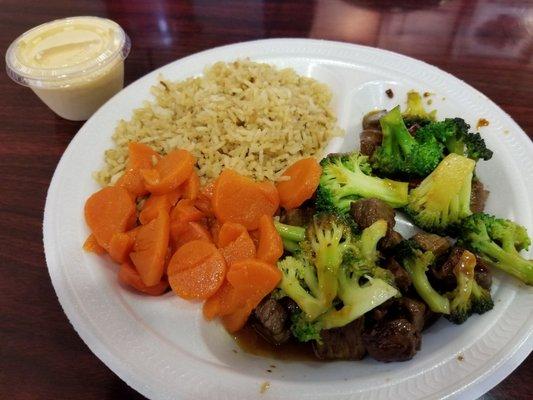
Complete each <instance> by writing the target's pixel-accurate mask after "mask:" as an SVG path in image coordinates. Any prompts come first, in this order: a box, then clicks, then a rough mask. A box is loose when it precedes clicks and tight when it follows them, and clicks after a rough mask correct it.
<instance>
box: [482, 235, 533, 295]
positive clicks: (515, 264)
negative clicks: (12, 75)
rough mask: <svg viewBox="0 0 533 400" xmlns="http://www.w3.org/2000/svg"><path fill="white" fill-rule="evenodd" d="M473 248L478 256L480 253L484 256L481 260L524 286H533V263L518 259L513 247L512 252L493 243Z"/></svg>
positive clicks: (518, 256) (485, 243) (484, 243)
mask: <svg viewBox="0 0 533 400" xmlns="http://www.w3.org/2000/svg"><path fill="white" fill-rule="evenodd" d="M475 247H476V250H478V254H479V253H482V254H481V256H485V257H483V258H484V259H485V260H486V261H488V262H489V263H490V264H491V265H493V266H495V267H496V268H499V269H501V270H502V271H504V272H506V273H508V274H511V275H513V276H514V277H516V278H518V279H520V280H521V281H522V282H524V283H525V284H526V285H533V261H531V260H529V261H528V260H525V259H523V258H522V257H520V255H519V254H518V252H516V251H515V250H514V247H513V249H512V251H511V249H508V250H507V251H505V249H502V248H501V247H499V246H498V245H497V244H495V243H493V242H483V243H478V244H476V246H475ZM495 260H497V261H495Z"/></svg>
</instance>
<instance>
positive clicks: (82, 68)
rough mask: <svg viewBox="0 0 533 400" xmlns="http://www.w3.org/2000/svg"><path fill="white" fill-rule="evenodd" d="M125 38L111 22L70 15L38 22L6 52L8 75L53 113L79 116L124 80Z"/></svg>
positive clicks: (83, 117)
mask: <svg viewBox="0 0 533 400" xmlns="http://www.w3.org/2000/svg"><path fill="white" fill-rule="evenodd" d="M129 50H130V41H129V38H128V36H127V35H126V34H125V32H124V31H123V30H122V28H121V27H120V26H119V25H118V24H117V23H115V22H113V21H111V20H109V19H105V18H98V17H72V18H65V19H59V20H55V21H51V22H48V23H45V24H42V25H39V26H37V27H35V28H33V29H31V30H29V31H28V32H26V33H24V34H22V35H21V36H19V37H18V38H17V39H16V40H15V41H14V42H13V43H12V44H11V46H10V47H9V49H8V51H7V53H6V66H7V72H8V74H9V76H10V77H11V78H12V79H13V80H15V81H16V82H17V83H20V84H22V85H25V86H29V87H30V88H31V89H32V90H33V91H34V92H35V94H36V95H37V96H39V98H40V99H41V100H42V101H43V102H44V103H45V104H46V105H47V106H48V107H50V108H51V109H52V110H53V111H54V112H55V113H56V114H58V115H59V116H61V117H63V118H66V119H70V120H74V121H82V120H86V119H88V118H89V117H90V116H91V115H92V114H93V113H94V112H95V111H96V110H97V109H98V108H99V107H100V106H101V105H102V104H104V103H105V102H106V101H107V100H108V99H109V98H111V97H112V96H113V95H114V94H115V93H117V92H118V91H120V90H121V89H122V87H123V86H124V59H125V58H126V57H127V55H128V53H129Z"/></svg>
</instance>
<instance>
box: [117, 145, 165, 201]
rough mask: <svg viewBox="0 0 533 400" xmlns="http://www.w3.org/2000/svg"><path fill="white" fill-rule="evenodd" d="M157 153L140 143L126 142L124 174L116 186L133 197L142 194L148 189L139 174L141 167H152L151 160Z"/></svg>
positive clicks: (155, 157) (156, 156)
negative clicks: (126, 158)
mask: <svg viewBox="0 0 533 400" xmlns="http://www.w3.org/2000/svg"><path fill="white" fill-rule="evenodd" d="M158 158H159V155H158V154H157V153H156V152H155V151H154V150H153V149H151V148H150V147H148V146H147V145H145V144H142V143H136V142H131V143H129V144H128V162H127V164H126V170H125V172H124V175H122V176H121V177H120V179H119V180H118V181H117V183H116V186H121V187H123V188H125V189H126V190H127V191H128V192H129V193H130V194H131V195H133V196H134V197H139V196H144V195H145V194H147V193H148V190H146V188H145V187H144V182H143V179H142V177H141V174H140V170H141V169H146V168H152V160H154V159H155V160H157V159H158Z"/></svg>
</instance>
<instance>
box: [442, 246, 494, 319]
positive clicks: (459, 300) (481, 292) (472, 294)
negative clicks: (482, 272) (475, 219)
mask: <svg viewBox="0 0 533 400" xmlns="http://www.w3.org/2000/svg"><path fill="white" fill-rule="evenodd" d="M475 267H476V256H475V255H474V254H472V253H470V252H469V251H467V250H465V251H464V252H463V253H462V254H461V258H460V259H459V262H458V263H457V264H456V265H455V266H454V270H453V272H454V275H455V277H456V280H457V286H456V288H455V289H454V290H453V291H451V292H449V293H446V296H447V297H448V298H449V299H450V314H449V315H447V316H446V318H447V319H449V320H450V321H451V322H453V323H455V324H462V323H463V322H465V321H466V320H467V319H468V318H469V317H470V315H472V313H478V314H483V313H484V312H486V311H489V310H491V309H492V308H493V307H494V303H493V302H492V297H491V295H490V292H489V291H488V290H486V289H484V288H483V287H481V286H479V284H478V283H477V282H476V278H475V272H474V269H475Z"/></svg>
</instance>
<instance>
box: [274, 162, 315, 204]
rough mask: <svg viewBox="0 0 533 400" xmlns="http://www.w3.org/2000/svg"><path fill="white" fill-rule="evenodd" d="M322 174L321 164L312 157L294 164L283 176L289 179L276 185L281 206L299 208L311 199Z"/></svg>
mask: <svg viewBox="0 0 533 400" xmlns="http://www.w3.org/2000/svg"><path fill="white" fill-rule="evenodd" d="M321 174H322V168H321V167H320V164H319V163H318V161H317V160H316V159H314V158H312V157H310V158H304V159H302V160H299V161H296V162H295V163H294V164H292V165H291V166H290V167H289V168H287V169H286V170H285V172H284V173H283V175H282V177H287V178H289V179H288V180H284V181H280V182H278V184H277V185H276V187H277V189H278V193H279V199H280V204H281V206H282V207H283V208H285V209H292V208H297V207H299V206H301V205H302V203H303V202H304V201H306V200H308V199H310V198H311V197H312V196H313V194H314V193H315V191H316V188H317V187H318V182H319V180H320V175H321Z"/></svg>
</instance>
